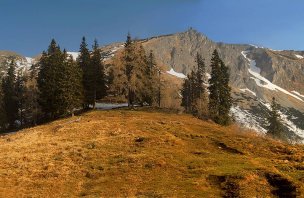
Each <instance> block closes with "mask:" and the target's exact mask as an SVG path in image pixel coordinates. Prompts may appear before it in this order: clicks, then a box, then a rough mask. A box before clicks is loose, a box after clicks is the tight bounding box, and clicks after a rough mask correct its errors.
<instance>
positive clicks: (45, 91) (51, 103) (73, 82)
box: [38, 40, 83, 119]
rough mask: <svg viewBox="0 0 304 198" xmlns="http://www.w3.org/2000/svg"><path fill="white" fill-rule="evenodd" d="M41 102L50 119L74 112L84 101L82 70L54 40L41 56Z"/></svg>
mask: <svg viewBox="0 0 304 198" xmlns="http://www.w3.org/2000/svg"><path fill="white" fill-rule="evenodd" d="M39 64H40V71H39V75H38V88H39V93H40V94H39V103H40V105H41V108H42V111H43V112H44V114H45V116H46V118H51V119H54V118H57V117H60V116H64V115H67V114H73V112H74V109H75V108H79V105H80V104H79V103H80V102H81V101H82V93H83V90H82V76H81V69H80V68H79V67H78V66H77V65H76V63H74V61H73V60H72V58H71V57H69V58H68V56H67V53H66V51H65V50H64V52H61V50H60V48H59V46H57V44H56V42H55V40H52V42H51V44H50V46H49V49H48V52H47V53H46V52H44V53H43V55H42V57H41V59H40V63H39Z"/></svg>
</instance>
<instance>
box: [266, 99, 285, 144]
mask: <svg viewBox="0 0 304 198" xmlns="http://www.w3.org/2000/svg"><path fill="white" fill-rule="evenodd" d="M279 110H280V105H279V104H278V103H277V102H276V99H275V98H274V97H273V98H272V103H271V111H270V113H269V115H268V117H267V120H268V124H269V125H268V127H267V135H269V136H271V137H273V138H278V139H283V140H284V139H286V137H285V133H284V128H283V125H282V123H281V118H280V114H279Z"/></svg>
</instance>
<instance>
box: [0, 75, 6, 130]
mask: <svg viewBox="0 0 304 198" xmlns="http://www.w3.org/2000/svg"><path fill="white" fill-rule="evenodd" d="M6 123H7V120H6V113H5V108H4V93H3V89H2V80H1V81H0V133H2V132H4V130H5V128H6Z"/></svg>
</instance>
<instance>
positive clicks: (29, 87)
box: [23, 71, 41, 126]
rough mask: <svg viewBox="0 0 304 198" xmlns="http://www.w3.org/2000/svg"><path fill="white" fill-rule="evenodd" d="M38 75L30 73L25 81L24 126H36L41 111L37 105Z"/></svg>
mask: <svg viewBox="0 0 304 198" xmlns="http://www.w3.org/2000/svg"><path fill="white" fill-rule="evenodd" d="M37 78H38V73H37V72H32V71H30V74H29V77H27V78H26V79H27V80H26V81H25V93H24V113H23V117H24V119H25V121H24V124H25V126H35V125H37V123H38V121H39V118H40V116H41V109H40V106H39V104H38V97H39V91H38V86H37Z"/></svg>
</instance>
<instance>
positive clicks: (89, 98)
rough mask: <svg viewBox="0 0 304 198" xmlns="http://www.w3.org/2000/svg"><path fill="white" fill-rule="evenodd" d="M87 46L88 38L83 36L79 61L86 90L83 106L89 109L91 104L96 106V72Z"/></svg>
mask: <svg viewBox="0 0 304 198" xmlns="http://www.w3.org/2000/svg"><path fill="white" fill-rule="evenodd" d="M87 46H88V45H87V43H86V39H85V37H83V38H82V41H81V44H80V50H79V52H80V54H79V57H78V59H77V62H78V65H79V67H80V68H81V69H82V76H83V77H82V83H83V90H84V94H83V95H84V102H83V107H84V108H85V109H88V108H89V107H90V106H93V107H95V98H96V87H95V85H96V78H95V77H96V74H95V73H94V69H93V68H92V64H91V58H90V51H89V49H88V47H87Z"/></svg>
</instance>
